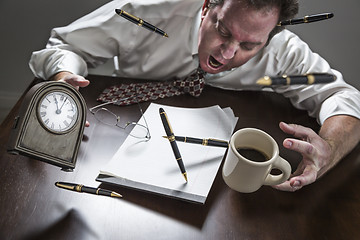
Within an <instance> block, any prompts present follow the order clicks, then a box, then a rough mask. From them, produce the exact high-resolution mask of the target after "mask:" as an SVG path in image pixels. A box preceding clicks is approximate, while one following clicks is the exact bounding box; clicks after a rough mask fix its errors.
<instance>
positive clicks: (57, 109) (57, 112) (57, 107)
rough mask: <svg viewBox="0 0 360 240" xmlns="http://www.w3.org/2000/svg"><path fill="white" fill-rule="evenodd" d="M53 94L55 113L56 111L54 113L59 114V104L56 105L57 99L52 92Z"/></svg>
mask: <svg viewBox="0 0 360 240" xmlns="http://www.w3.org/2000/svg"><path fill="white" fill-rule="evenodd" d="M53 96H54V100H55V103H56V111H55V113H56V114H60V113H61V111H60V110H59V106H58V101H57V99H56V95H55V94H53Z"/></svg>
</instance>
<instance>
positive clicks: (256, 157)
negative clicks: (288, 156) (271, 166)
mask: <svg viewBox="0 0 360 240" xmlns="http://www.w3.org/2000/svg"><path fill="white" fill-rule="evenodd" d="M236 150H237V152H238V153H239V154H240V155H241V156H243V157H245V158H247V159H249V160H251V161H254V162H266V161H267V160H269V159H270V158H269V157H268V156H266V155H265V153H263V152H260V151H258V150H256V149H254V148H237V149H236Z"/></svg>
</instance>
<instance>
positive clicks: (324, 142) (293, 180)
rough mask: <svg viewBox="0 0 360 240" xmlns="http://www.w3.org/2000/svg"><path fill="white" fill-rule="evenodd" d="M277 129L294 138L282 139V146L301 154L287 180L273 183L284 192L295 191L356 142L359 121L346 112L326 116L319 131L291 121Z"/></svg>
mask: <svg viewBox="0 0 360 240" xmlns="http://www.w3.org/2000/svg"><path fill="white" fill-rule="evenodd" d="M280 128H281V129H282V130H283V131H284V132H285V133H288V134H291V135H293V136H294V137H296V138H297V139H293V138H287V139H285V140H284V142H283V145H284V147H286V148H288V149H290V150H294V151H297V152H299V153H301V155H302V156H303V159H302V161H301V162H300V164H299V166H298V168H297V169H296V171H295V172H294V173H293V174H292V176H291V177H290V179H289V180H288V181H286V182H284V183H282V184H280V185H277V186H274V187H275V188H277V189H279V190H284V191H296V190H298V189H300V188H302V187H303V186H306V185H308V184H311V183H313V182H315V181H316V180H317V179H318V178H320V177H321V176H323V175H324V174H325V173H326V172H327V171H329V170H330V169H331V168H333V167H334V166H335V165H336V164H337V163H338V162H339V161H340V160H341V159H342V158H343V157H344V156H345V155H346V154H348V153H349V152H350V151H351V150H352V149H353V148H354V147H355V146H356V145H357V144H358V143H359V141H360V120H359V119H357V118H355V117H352V116H347V115H336V116H333V117H330V118H328V119H326V120H325V121H324V124H323V125H322V127H321V129H320V131H319V134H316V133H315V132H314V131H313V130H312V129H310V128H306V127H303V126H300V125H295V124H286V123H280Z"/></svg>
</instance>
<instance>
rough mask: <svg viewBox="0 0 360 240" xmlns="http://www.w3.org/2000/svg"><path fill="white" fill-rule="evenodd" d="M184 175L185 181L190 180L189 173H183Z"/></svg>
mask: <svg viewBox="0 0 360 240" xmlns="http://www.w3.org/2000/svg"><path fill="white" fill-rule="evenodd" d="M183 175H184V178H185V181H186V182H188V179H187V174H186V173H183Z"/></svg>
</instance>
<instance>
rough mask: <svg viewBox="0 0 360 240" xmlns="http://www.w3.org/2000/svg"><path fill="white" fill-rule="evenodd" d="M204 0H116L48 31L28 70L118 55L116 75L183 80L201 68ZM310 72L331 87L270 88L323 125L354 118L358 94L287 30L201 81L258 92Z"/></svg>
mask: <svg viewBox="0 0 360 240" xmlns="http://www.w3.org/2000/svg"><path fill="white" fill-rule="evenodd" d="M202 4H203V0H167V1H166V0H132V1H124V0H115V1H111V2H109V3H107V4H106V5H104V6H102V7H100V8H99V9H97V10H95V11H94V12H92V13H90V14H88V15H86V16H84V17H82V18H80V19H79V20H77V21H75V22H73V23H72V24H70V25H68V26H66V27H60V28H55V29H53V30H52V33H51V37H50V39H49V42H48V44H47V46H46V48H45V49H43V50H40V51H37V52H34V53H33V54H32V57H31V60H30V68H31V70H32V71H33V73H34V75H35V76H36V77H39V78H43V79H48V78H50V77H51V76H52V75H54V74H56V73H57V72H60V71H69V72H72V73H75V74H78V75H82V76H86V75H87V68H88V67H96V66H97V65H99V64H102V63H104V62H105V61H107V60H108V59H109V58H113V57H114V56H117V57H118V61H119V70H118V71H117V72H118V75H119V76H121V77H129V78H142V79H150V80H170V79H175V78H177V79H178V78H183V77H185V76H187V75H189V74H190V73H192V72H193V71H194V70H195V69H196V68H197V67H198V65H199V61H198V57H197V53H198V48H197V40H198V29H199V26H200V20H201V19H200V16H201V15H200V14H201V7H202ZM117 8H118V9H123V10H124V11H126V12H129V13H131V14H133V15H135V16H138V17H141V18H142V19H144V20H146V21H147V22H150V23H151V24H153V25H155V26H157V27H159V28H160V29H162V30H164V31H165V32H166V33H167V34H168V35H169V38H164V37H161V36H160V35H158V34H155V33H153V32H151V31H149V30H147V29H145V28H142V27H138V26H136V25H135V24H134V23H131V22H129V21H128V20H125V19H124V18H122V17H120V16H118V15H117V14H116V13H115V9H117ZM312 72H326V73H333V74H335V75H336V76H337V80H336V81H335V82H333V83H330V84H318V85H310V86H303V85H301V86H295V85H293V86H280V87H273V88H272V89H267V90H274V91H276V92H278V93H281V94H283V95H284V96H285V97H288V98H290V101H291V102H292V104H293V105H294V106H295V107H297V108H299V109H305V110H307V111H308V113H309V115H310V116H312V117H316V118H317V119H318V121H319V123H320V124H322V123H323V122H324V121H325V120H326V119H327V118H328V117H331V116H334V115H339V114H345V115H351V116H354V117H357V118H360V92H359V91H358V90H357V89H355V88H354V87H352V86H350V85H348V84H346V83H345V82H344V80H343V77H342V75H341V74H340V73H339V72H338V71H336V70H333V69H331V67H330V66H329V64H328V63H327V62H326V61H325V60H324V59H323V58H321V57H320V56H319V55H318V54H316V53H313V52H312V51H311V50H310V48H309V47H308V45H307V44H306V43H305V42H303V41H302V40H301V39H300V38H299V37H297V36H296V35H295V34H294V33H291V32H290V31H287V30H284V31H282V32H281V33H279V34H277V35H276V36H274V38H273V39H272V40H271V41H270V44H269V45H268V46H266V47H265V48H264V49H262V50H261V51H260V52H259V53H258V54H257V55H256V56H255V57H253V58H252V59H251V60H250V61H248V62H247V63H246V64H244V65H242V66H240V67H238V68H236V69H233V70H231V71H226V72H222V73H219V74H206V75H205V81H206V84H209V85H212V86H215V87H219V88H224V89H235V90H261V87H259V86H257V85H256V84H255V83H256V81H257V80H258V79H259V78H261V77H263V76H265V75H268V76H278V75H283V74H287V75H296V74H305V73H312Z"/></svg>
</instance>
